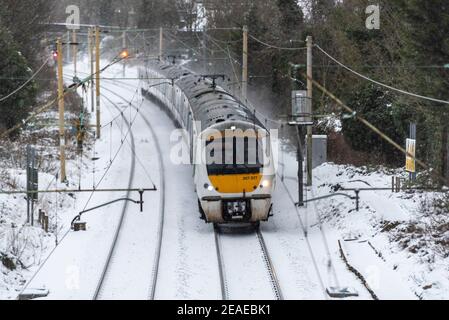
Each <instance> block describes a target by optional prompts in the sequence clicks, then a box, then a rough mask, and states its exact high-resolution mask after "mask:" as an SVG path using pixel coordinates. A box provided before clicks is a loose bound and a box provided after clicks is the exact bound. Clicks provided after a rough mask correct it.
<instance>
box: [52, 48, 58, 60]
mask: <svg viewBox="0 0 449 320" xmlns="http://www.w3.org/2000/svg"><path fill="white" fill-rule="evenodd" d="M52 55H53V58H54V59H55V60H56V59H58V51H56V50H54V51H53V52H52Z"/></svg>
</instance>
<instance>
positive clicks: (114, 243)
mask: <svg viewBox="0 0 449 320" xmlns="http://www.w3.org/2000/svg"><path fill="white" fill-rule="evenodd" d="M105 98H106V97H105ZM106 99H108V98H106ZM108 100H109V99H108ZM109 101H110V102H111V103H112V104H113V105H114V107H116V108H118V107H117V106H116V105H115V104H114V103H113V102H112V101H111V100H109ZM124 120H125V123H126V125H127V127H128V128H129V130H130V137H131V148H132V149H133V150H134V149H135V140H134V135H133V133H132V128H131V124H130V123H129V121H128V120H127V119H124ZM135 168H136V157H135V155H134V154H133V155H132V157H131V170H130V171H131V172H130V176H129V180H128V189H131V187H132V184H133V181H134V173H135ZM126 197H127V198H129V197H130V191H128V192H127V194H126ZM127 209H128V202H125V204H124V205H123V208H122V211H121V214H120V218H119V222H118V225H117V228H116V230H115V232H114V238H113V240H112V244H111V247H110V249H109V253H108V256H107V258H106V263H105V265H104V267H103V269H102V272H101V275H100V280H99V281H98V285H97V287H96V289H95V293H94V296H93V300H98V299H99V298H101V294H102V288H103V287H104V284H105V282H106V281H107V277H108V271H109V267H110V265H111V262H112V260H113V256H114V254H115V248H116V247H117V243H118V241H119V238H120V232H121V230H122V226H123V222H124V220H125V217H126V212H127Z"/></svg>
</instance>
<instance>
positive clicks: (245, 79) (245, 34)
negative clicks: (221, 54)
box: [242, 26, 248, 100]
mask: <svg viewBox="0 0 449 320" xmlns="http://www.w3.org/2000/svg"><path fill="white" fill-rule="evenodd" d="M247 95H248V26H244V27H243V66H242V99H243V100H246V98H247Z"/></svg>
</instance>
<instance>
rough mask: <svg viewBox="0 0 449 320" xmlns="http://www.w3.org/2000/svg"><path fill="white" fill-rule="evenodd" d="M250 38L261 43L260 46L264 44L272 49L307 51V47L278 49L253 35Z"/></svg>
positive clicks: (279, 48)
mask: <svg viewBox="0 0 449 320" xmlns="http://www.w3.org/2000/svg"><path fill="white" fill-rule="evenodd" d="M248 35H249V37H250V38H251V39H253V40H255V41H257V42H259V43H260V44H263V45H264V46H266V47H269V48H272V49H278V50H289V51H298V50H306V49H307V47H300V48H288V47H278V46H275V45H272V44H269V43H266V42H264V41H262V40H260V39H258V38H256V37H255V36H253V35H252V34H248Z"/></svg>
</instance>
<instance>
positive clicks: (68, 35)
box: [67, 30, 71, 61]
mask: <svg viewBox="0 0 449 320" xmlns="http://www.w3.org/2000/svg"><path fill="white" fill-rule="evenodd" d="M67 43H70V30H68V31H67ZM70 60H71V57H70V50H67V61H70Z"/></svg>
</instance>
